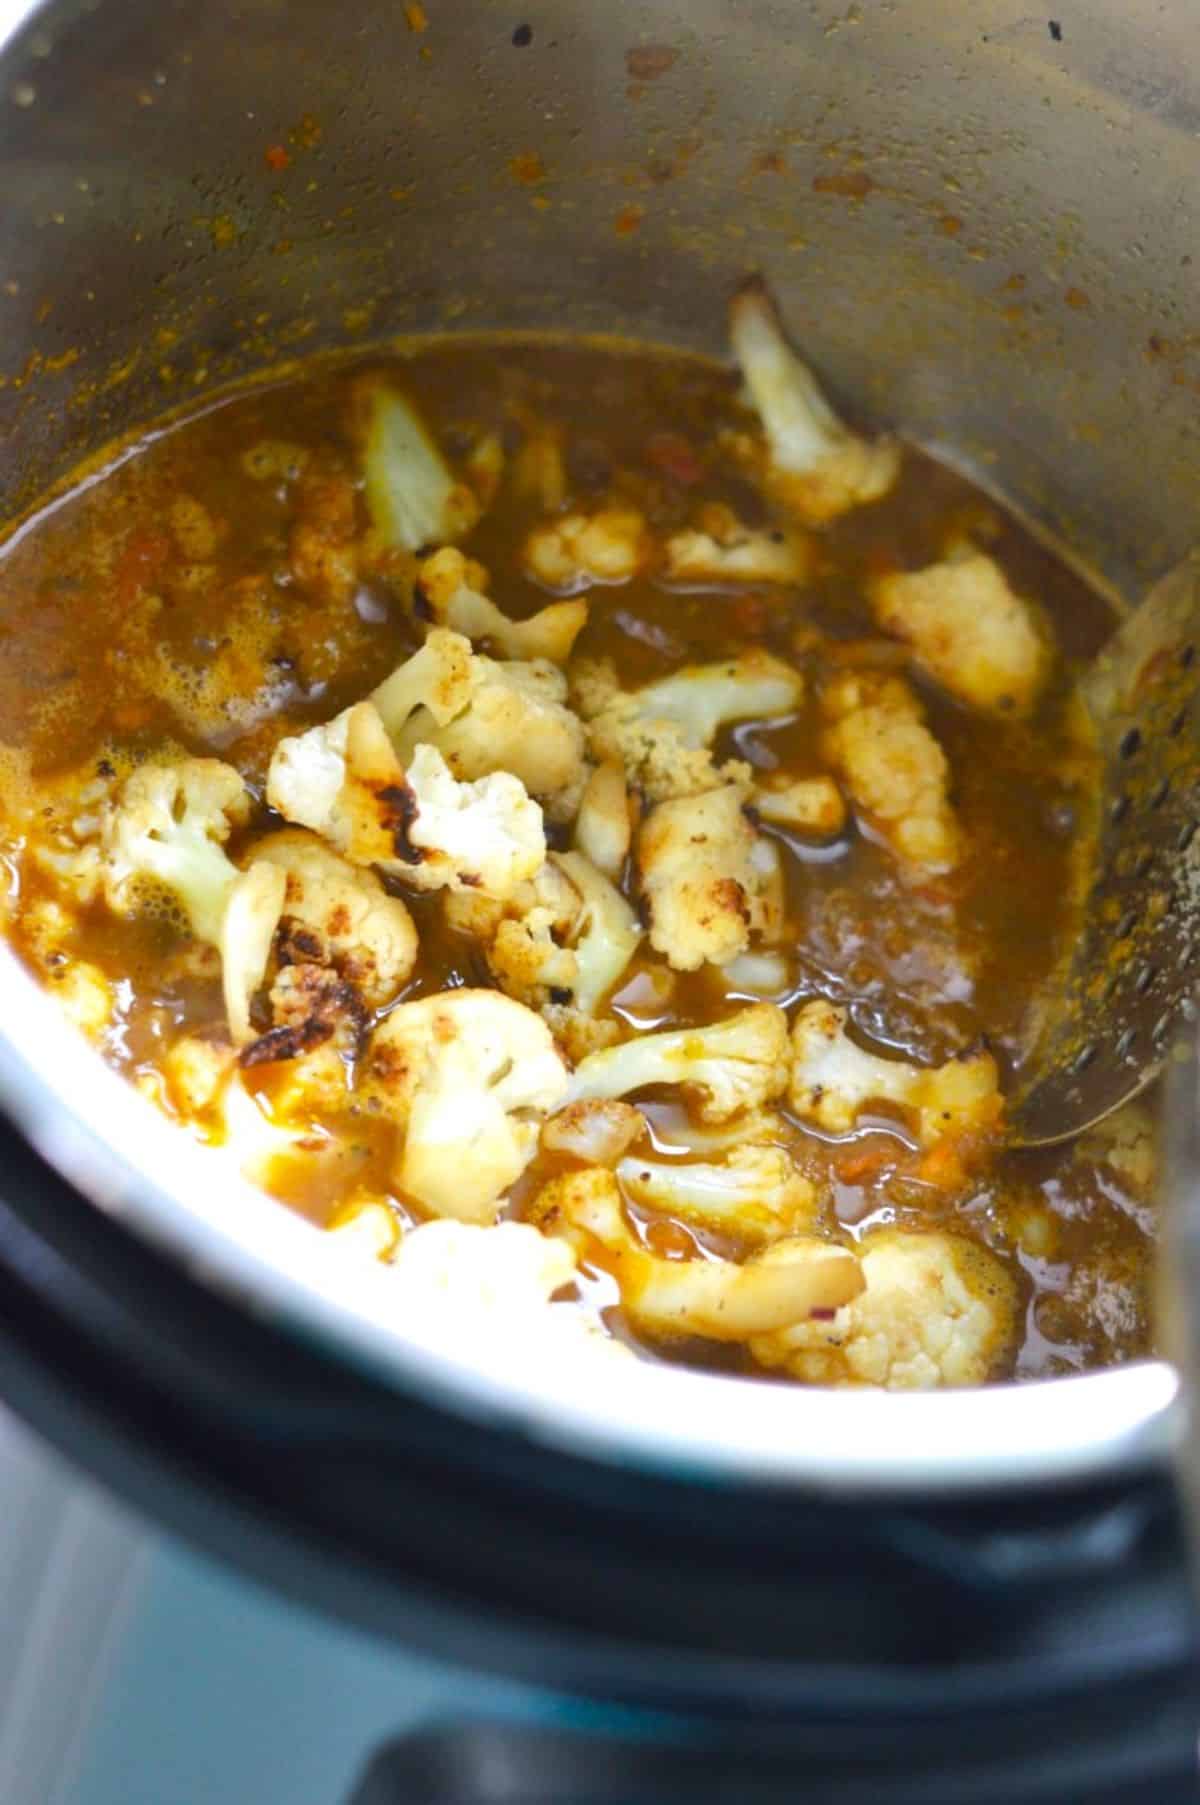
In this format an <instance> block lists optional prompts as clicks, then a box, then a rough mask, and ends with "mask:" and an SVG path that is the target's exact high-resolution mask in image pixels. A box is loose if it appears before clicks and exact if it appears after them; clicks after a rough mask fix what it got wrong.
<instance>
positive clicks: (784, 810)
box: [750, 777, 846, 840]
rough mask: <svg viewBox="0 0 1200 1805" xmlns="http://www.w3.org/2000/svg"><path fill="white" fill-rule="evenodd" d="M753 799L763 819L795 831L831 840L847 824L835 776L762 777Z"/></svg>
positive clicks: (773, 825) (752, 804)
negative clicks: (834, 779)
mask: <svg viewBox="0 0 1200 1805" xmlns="http://www.w3.org/2000/svg"><path fill="white" fill-rule="evenodd" d="M750 802H751V807H752V808H753V810H754V812H755V814H756V815H757V816H758V817H759V819H760V820H762V821H769V822H770V824H771V826H772V827H783V828H787V829H789V830H790V831H791V832H792V833H799V834H812V835H814V836H817V837H819V838H821V839H823V840H831V839H833V837H834V835H835V834H840V833H841V831H842V829H843V828H844V827H845V825H846V804H845V803H844V802H843V801H842V793H841V791H840V790H839V789H838V787H837V785H836V783H834V781H833V778H832V777H779V778H775V779H772V778H761V779H760V780H759V782H758V783H757V784H756V785H755V787H754V794H753V796H752V797H751V799H750Z"/></svg>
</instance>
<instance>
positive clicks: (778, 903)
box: [637, 784, 783, 971]
mask: <svg viewBox="0 0 1200 1805" xmlns="http://www.w3.org/2000/svg"><path fill="white" fill-rule="evenodd" d="M745 800H746V792H745V790H744V789H743V788H742V787H741V786H740V785H731V784H727V785H725V786H724V787H723V788H721V789H719V790H710V791H709V792H708V793H707V795H704V796H688V797H683V798H681V799H680V800H678V801H676V802H660V803H659V804H658V806H657V807H656V808H653V809H651V811H650V813H649V814H648V815H647V816H646V819H645V820H644V821H643V823H642V826H641V831H640V833H639V834H638V843H637V865H638V881H639V885H640V889H641V893H642V896H643V897H644V899H645V902H646V908H647V910H648V913H649V917H650V944H651V946H653V947H654V948H655V950H656V951H657V952H660V953H662V954H663V955H664V956H665V957H666V959H667V960H668V961H669V963H670V964H671V965H673V966H674V967H675V969H676V971H695V970H696V969H697V968H698V967H699V966H701V965H703V964H705V963H706V962H711V963H713V964H716V965H723V964H725V962H726V961H727V960H729V959H733V958H735V957H736V956H737V954H738V953H741V952H744V950H745V948H746V947H747V945H748V944H749V942H750V938H751V935H761V936H764V937H766V938H768V939H769V938H771V937H772V936H773V935H774V934H776V933H777V932H778V930H779V926H780V922H781V919H782V912H783V873H782V867H781V864H780V859H779V849H778V847H776V846H775V845H773V844H772V842H771V841H770V840H765V839H763V838H762V836H761V835H759V834H756V833H755V831H754V829H753V828H752V827H751V825H750V822H749V821H748V820H747V818H746V813H745V808H744V806H743V805H744V803H745Z"/></svg>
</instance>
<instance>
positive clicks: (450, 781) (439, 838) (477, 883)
mask: <svg viewBox="0 0 1200 1805" xmlns="http://www.w3.org/2000/svg"><path fill="white" fill-rule="evenodd" d="M408 783H409V787H410V790H411V792H412V795H413V798H414V799H415V802H416V812H415V814H414V815H413V817H412V820H411V821H410V823H409V827H408V838H409V841H410V842H411V845H412V846H413V848H415V850H416V853H417V854H418V858H419V862H415V863H411V864H410V863H407V862H405V863H404V865H403V870H402V875H403V876H404V878H405V879H406V880H407V882H409V883H410V884H412V885H413V886H414V887H415V888H416V889H418V890H439V889H443V888H446V887H449V888H450V889H453V890H458V889H463V888H471V889H474V888H478V889H482V890H486V891H488V893H489V894H490V895H492V896H499V897H503V896H505V895H507V893H508V892H509V891H510V890H511V889H512V888H513V886H514V885H516V884H519V883H521V882H522V881H523V880H524V879H525V878H528V877H532V876H533V874H534V872H535V871H537V869H538V867H539V866H540V865H541V863H542V861H543V860H544V859H545V856H546V836H545V833H544V832H543V830H542V811H541V809H540V808H539V807H538V805H537V803H536V802H533V801H531V800H530V798H529V797H528V796H527V795H526V793H525V786H524V785H523V784H522V783H521V782H520V780H519V779H518V778H516V777H511V776H509V774H508V773H507V772H506V771H494V772H493V773H492V774H491V775H490V776H488V777H481V778H479V780H478V781H477V782H476V783H457V782H456V781H455V780H454V778H453V777H452V776H451V774H450V772H449V770H448V769H447V768H446V763H445V760H444V759H443V758H442V755H441V753H440V752H438V751H436V750H435V749H434V747H432V746H418V747H417V749H416V751H415V753H414V754H413V756H412V759H411V761H410V763H409V766H408Z"/></svg>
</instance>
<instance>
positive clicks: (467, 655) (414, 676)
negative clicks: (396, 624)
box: [338, 627, 478, 740]
mask: <svg viewBox="0 0 1200 1805" xmlns="http://www.w3.org/2000/svg"><path fill="white" fill-rule="evenodd" d="M477 677H478V666H477V662H476V659H475V656H474V654H473V652H472V651H471V642H470V640H469V639H467V638H465V637H464V635H463V634H461V633H451V632H449V631H448V630H447V629H446V628H445V627H435V628H434V629H433V631H432V632H431V633H430V635H429V637H428V638H427V639H426V641H425V644H424V645H423V646H422V647H421V649H420V651H417V652H414V653H413V655H412V657H411V658H406V659H405V661H404V663H403V664H402V665H399V666H398V667H397V668H396V670H394V671H393V672H392V674H391V676H390V677H385V678H384V680H383V682H382V683H381V684H379V685H378V686H377V688H375V689H373V690H372V691H371V694H370V697H369V698H368V700H369V701H371V702H372V703H374V705H375V712H376V713H377V714H378V716H379V718H380V720H381V721H382V722H383V724H384V726H385V727H386V728H387V730H388V733H389V734H390V735H391V737H392V738H393V739H397V740H398V739H399V737H400V735H401V734H402V732H403V731H404V728H405V726H406V725H407V723H408V721H409V718H410V717H411V716H412V715H414V714H416V712H417V710H418V709H424V710H427V711H428V713H429V714H430V715H432V717H433V719H434V721H435V722H436V723H437V724H438V726H439V727H444V726H445V725H446V723H447V722H448V721H452V720H453V719H454V717H455V716H456V715H460V714H461V713H462V712H463V709H464V708H466V707H468V706H469V704H470V701H471V697H472V695H473V693H474V689H475V683H476V680H477ZM338 718H339V719H340V718H341V717H340V716H339V717H338Z"/></svg>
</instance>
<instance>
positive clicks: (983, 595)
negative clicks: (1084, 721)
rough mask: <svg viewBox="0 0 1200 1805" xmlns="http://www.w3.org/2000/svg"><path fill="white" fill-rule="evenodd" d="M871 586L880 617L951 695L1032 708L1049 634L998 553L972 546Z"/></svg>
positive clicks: (1010, 710)
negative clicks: (996, 556) (988, 554)
mask: <svg viewBox="0 0 1200 1805" xmlns="http://www.w3.org/2000/svg"><path fill="white" fill-rule="evenodd" d="M869 594H870V601H871V607H872V609H873V611H874V614H875V619H876V620H877V621H878V622H879V625H880V626H881V627H883V628H884V630H885V631H886V632H888V633H894V634H895V635H896V636H897V638H899V639H903V640H904V641H905V642H906V643H907V644H908V645H910V646H911V647H912V649H913V651H914V653H915V654H916V659H917V663H918V664H919V665H920V667H921V669H922V670H923V671H925V672H926V674H927V675H928V676H930V677H932V678H933V680H934V682H935V683H940V684H941V686H942V688H943V689H946V690H949V692H950V694H951V695H952V696H957V697H958V698H959V699H960V700H961V701H963V702H967V703H969V704H970V705H971V707H973V708H980V709H984V710H986V711H987V712H988V713H992V714H1011V715H1024V714H1028V713H1029V711H1030V709H1031V708H1032V707H1033V705H1034V703H1035V702H1036V701H1037V698H1038V696H1039V695H1040V693H1041V691H1042V688H1043V686H1044V684H1045V681H1046V678H1047V676H1048V674H1049V669H1050V649H1049V642H1048V640H1047V639H1046V636H1045V635H1044V633H1042V632H1041V631H1039V626H1038V622H1037V619H1036V616H1035V614H1034V611H1033V608H1032V607H1031V606H1030V604H1029V603H1028V602H1026V601H1024V600H1023V599H1022V597H1021V596H1019V595H1016V594H1014V593H1013V591H1012V589H1011V588H1010V587H1009V584H1008V579H1007V577H1006V576H1005V575H1004V572H1003V571H1002V570H1001V569H1000V566H999V565H998V564H997V563H996V562H995V560H994V559H993V558H989V557H986V556H985V555H984V554H983V553H982V552H972V551H970V550H967V551H966V552H965V553H964V554H963V555H960V556H958V557H952V558H948V559H946V561H945V562H944V563H941V564H930V565H928V566H927V567H926V569H924V570H910V571H895V572H892V573H891V574H890V575H888V576H882V577H878V578H876V580H875V581H874V582H873V583H872V584H871V586H870V591H869Z"/></svg>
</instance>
